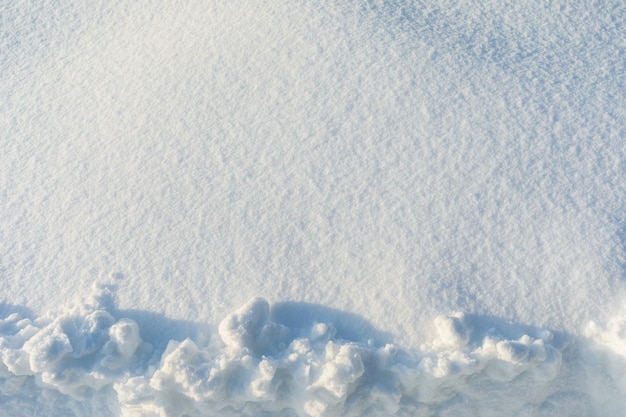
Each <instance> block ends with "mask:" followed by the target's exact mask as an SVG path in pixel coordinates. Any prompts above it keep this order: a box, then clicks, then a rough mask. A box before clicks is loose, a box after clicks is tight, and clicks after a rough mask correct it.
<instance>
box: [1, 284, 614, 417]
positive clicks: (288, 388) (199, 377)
mask: <svg viewBox="0 0 626 417" xmlns="http://www.w3.org/2000/svg"><path fill="white" fill-rule="evenodd" d="M99 291H100V294H97V295H96V296H95V297H93V298H92V300H91V301H89V302H85V303H82V304H80V305H78V306H70V307H67V308H65V309H62V311H61V312H60V313H59V314H57V315H54V316H52V315H49V316H45V317H40V318H36V319H34V320H33V319H29V318H25V317H22V315H21V314H19V313H13V314H10V315H8V316H6V317H4V318H2V319H1V320H0V359H1V362H0V398H1V401H2V403H3V404H6V406H3V407H2V409H0V415H3V416H9V415H10V416H31V415H37V412H38V411H37V410H45V412H46V415H49V416H56V415H58V416H61V415H63V416H68V415H69V416H72V415H73V416H114V415H121V416H124V417H130V416H133V417H135V416H137V417H138V416H142V417H143V416H160V417H161V416H168V417H170V416H177V417H183V416H187V417H189V416H207V415H208V416H213V415H219V416H260V415H261V416H389V415H398V416H405V415H412V416H430V415H457V416H458V415H461V416H465V415H467V416H470V415H471V416H496V415H522V416H525V415H556V416H559V415H568V416H569V415H580V416H583V415H590V414H589V413H590V412H591V411H590V410H594V412H596V413H598V414H597V415H607V416H608V415H616V414H615V413H616V412H617V413H618V414H619V412H620V410H621V411H623V410H626V407H625V405H624V404H621V403H618V402H616V401H619V398H623V395H622V394H623V393H626V384H625V383H624V378H623V377H622V375H624V372H623V371H624V370H626V366H625V364H626V361H624V357H625V356H624V352H626V348H625V347H626V336H625V334H626V332H624V331H623V329H624V328H626V324H625V323H626V319H624V317H626V315H625V316H624V317H622V318H621V319H620V320H618V319H615V320H614V322H611V323H608V324H607V326H605V327H600V326H598V325H593V326H590V330H589V334H588V335H589V338H588V339H587V340H582V339H581V340H577V341H576V340H570V341H569V342H563V340H561V341H557V339H559V337H555V336H554V335H553V334H552V333H551V332H549V331H547V330H537V331H528V332H526V334H521V335H520V336H519V337H510V336H509V335H510V334H511V328H508V329H497V328H494V327H490V326H486V325H485V322H481V321H480V319H479V318H476V317H470V316H466V315H465V314H462V313H456V314H453V315H450V316H439V317H436V318H435V319H434V323H433V324H434V325H433V326H432V332H431V333H429V334H425V335H424V344H423V345H422V346H420V347H419V349H418V348H414V349H406V348H402V347H400V346H397V345H394V344H392V343H387V344H380V345H379V344H376V343H375V342H374V341H372V340H371V339H370V340H345V339H342V338H341V337H339V336H337V332H336V329H335V327H334V326H333V323H332V322H328V323H313V324H312V325H311V326H310V327H308V328H303V329H300V328H289V327H287V326H285V325H283V324H279V323H276V322H274V321H272V319H271V317H272V315H271V314H270V313H271V306H270V304H269V303H268V302H267V301H266V300H264V299H262V298H254V299H252V300H250V301H249V302H248V303H247V304H245V305H244V306H242V307H241V308H240V309H238V310H237V311H235V312H233V313H231V314H230V315H228V316H227V317H226V318H225V319H224V320H223V321H222V322H221V323H219V325H218V326H216V327H217V330H218V332H217V333H216V334H214V335H213V336H212V337H211V338H209V339H207V340H205V341H199V340H193V335H190V336H191V337H189V338H186V339H184V340H170V341H169V342H168V343H167V347H166V348H165V349H164V350H162V351H158V350H157V349H153V348H152V345H151V344H149V343H147V342H145V341H143V340H142V338H141V329H140V328H139V326H138V324H137V323H136V322H135V321H133V320H130V319H128V318H117V317H115V313H116V310H115V308H113V307H112V306H110V305H107V303H104V302H102V300H103V299H106V298H107V297H109V298H110V297H111V295H112V292H111V288H110V287H100V289H99ZM103 294H104V295H103ZM107 294H108V295H107ZM109 310H110V311H109ZM512 327H513V328H514V330H515V329H516V331H517V332H518V334H520V331H521V330H522V327H521V326H517V328H515V325H512ZM501 330H502V331H501ZM529 333H532V334H529ZM535 333H537V334H535ZM560 338H561V339H564V338H567V337H560ZM609 348H610V349H609ZM607 355H611V356H610V357H607ZM580 360H584V361H585V363H587V364H588V365H589V369H597V368H598V364H599V365H600V368H601V369H602V371H603V372H604V373H603V374H602V375H600V373H599V372H597V371H596V372H595V374H592V373H589V372H588V373H585V374H582V373H580V372H578V371H577V369H579V368H580V367H575V366H570V365H571V364H572V363H575V362H577V361H580ZM618 365H619V366H618ZM607 366H608V368H607ZM608 370H610V372H608V373H607V371H608ZM577 372H578V373H577ZM586 376H591V377H592V379H591V380H590V381H591V382H594V383H598V382H600V383H601V384H602V385H601V386H602V387H604V388H606V389H608V391H607V390H604V391H602V392H599V391H598V390H596V389H594V388H593V387H592V386H591V385H585V384H580V381H584V380H585V377H586ZM607 387H608V388H607ZM603 393H604V394H603ZM572 395H573V396H574V398H578V400H577V401H574V400H573V399H572V398H571V397H572ZM602 395H604V397H603V396H602ZM496 396H497V398H507V401H500V400H497V401H493V400H492V399H493V398H494V397H496ZM607 396H608V397H607ZM606 398H612V399H614V400H613V401H611V402H606V401H603V400H606ZM611 413H612V414H611Z"/></svg>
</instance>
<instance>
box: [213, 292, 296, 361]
mask: <svg viewBox="0 0 626 417" xmlns="http://www.w3.org/2000/svg"><path fill="white" fill-rule="evenodd" d="M269 312H270V307H269V303H268V302H267V301H266V300H264V299H263V298H258V297H257V298H253V299H252V300H250V301H249V302H248V303H247V304H245V305H244V306H242V307H241V308H240V309H239V310H237V311H235V312H234V313H232V314H230V315H228V316H227V317H226V318H225V319H224V320H222V322H221V323H220V324H219V335H220V337H221V338H222V340H223V341H224V343H225V344H226V345H227V346H229V347H230V348H233V349H249V350H250V351H252V352H256V353H264V354H266V353H276V352H278V351H279V350H281V349H284V348H285V342H286V341H287V338H288V337H289V330H288V329H287V327H285V326H283V325H280V324H277V323H273V322H269V321H268V318H269Z"/></svg>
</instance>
